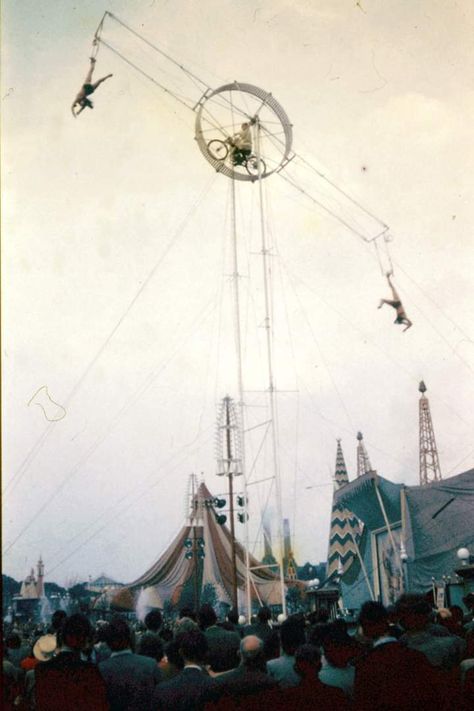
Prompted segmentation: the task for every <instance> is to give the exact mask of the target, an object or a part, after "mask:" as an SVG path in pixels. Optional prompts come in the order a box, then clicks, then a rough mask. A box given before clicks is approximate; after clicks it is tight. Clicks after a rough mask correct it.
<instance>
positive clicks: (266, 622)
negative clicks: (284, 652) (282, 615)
mask: <svg viewBox="0 0 474 711" xmlns="http://www.w3.org/2000/svg"><path fill="white" fill-rule="evenodd" d="M271 619H272V613H271V612H270V609H269V608H268V607H266V606H263V607H261V608H260V609H259V611H258V613H257V620H256V622H254V623H253V624H252V625H248V626H247V627H246V628H245V636H247V635H255V636H256V637H259V638H260V639H261V640H263V643H264V653H265V657H266V659H267V661H269V660H270V659H276V658H277V657H278V656H279V654H280V638H279V636H278V632H277V631H276V630H275V629H273V627H272V626H271V624H270V622H271Z"/></svg>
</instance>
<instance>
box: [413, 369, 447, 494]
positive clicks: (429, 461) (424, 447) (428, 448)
mask: <svg viewBox="0 0 474 711" xmlns="http://www.w3.org/2000/svg"><path fill="white" fill-rule="evenodd" d="M418 390H419V391H420V393H421V397H420V402H419V413H420V417H419V422H420V431H419V435H420V445H419V456H420V485H421V486H425V485H426V484H430V483H431V482H432V481H440V480H441V478H442V477H441V468H440V465H439V457H438V448H437V447H436V440H435V435H434V429H433V421H432V419H431V411H430V402H429V400H428V398H427V397H426V395H425V392H426V390H427V388H426V385H425V384H424V382H423V380H422V381H421V382H420V385H419V387H418Z"/></svg>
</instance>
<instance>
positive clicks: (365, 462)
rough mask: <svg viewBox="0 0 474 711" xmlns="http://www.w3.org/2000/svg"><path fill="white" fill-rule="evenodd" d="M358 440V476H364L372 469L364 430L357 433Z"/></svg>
mask: <svg viewBox="0 0 474 711" xmlns="http://www.w3.org/2000/svg"><path fill="white" fill-rule="evenodd" d="M357 440H358V445H357V476H362V475H363V474H367V472H370V471H372V466H371V464H370V459H369V455H368V454H367V450H366V448H365V444H364V437H363V435H362V432H358V433H357Z"/></svg>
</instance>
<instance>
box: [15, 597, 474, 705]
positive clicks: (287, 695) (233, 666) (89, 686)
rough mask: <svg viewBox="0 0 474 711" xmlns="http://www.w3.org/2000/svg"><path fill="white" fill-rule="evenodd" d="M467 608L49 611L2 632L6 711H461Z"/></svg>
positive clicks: (466, 683) (469, 686) (402, 604)
mask: <svg viewBox="0 0 474 711" xmlns="http://www.w3.org/2000/svg"><path fill="white" fill-rule="evenodd" d="M467 603H468V604H469V605H470V607H471V610H470V612H469V614H468V615H463V611H462V609H461V608H459V607H456V606H453V607H452V608H449V609H443V610H434V609H433V608H432V606H431V605H430V603H429V602H428V600H427V598H426V597H425V596H423V595H416V594H405V595H402V596H401V598H400V599H399V601H398V602H397V604H396V606H394V607H393V608H391V609H386V608H385V607H384V606H383V605H382V604H381V603H379V602H374V601H368V602H366V603H365V604H364V605H363V606H362V608H361V610H360V614H359V618H358V625H357V627H356V628H354V629H348V626H347V624H346V622H345V621H344V620H342V619H335V620H331V619H329V614H328V613H327V611H325V610H321V611H319V612H318V613H311V614H309V615H302V614H301V615H300V614H298V615H291V616H290V617H288V618H287V619H285V620H284V621H283V622H281V623H279V624H277V623H274V622H273V621H272V616H271V613H270V610H269V609H268V608H265V607H263V608H261V609H260V611H259V613H258V615H257V616H256V618H255V619H252V620H251V622H250V624H248V625H245V624H244V625H242V624H239V618H238V614H237V613H236V612H235V611H231V612H230V613H229V614H228V616H227V619H226V620H223V621H218V619H217V616H216V613H215V611H214V609H213V608H212V607H210V606H209V605H204V606H203V607H202V608H201V609H200V610H199V611H198V612H197V613H195V612H194V611H193V610H190V609H184V610H182V611H181V612H180V615H179V617H178V618H177V619H176V620H174V621H173V623H172V624H171V623H168V624H163V619H162V615H161V613H160V612H159V611H158V610H153V611H151V612H149V613H148V615H147V616H146V617H145V620H144V625H143V624H141V623H130V622H129V621H128V620H127V619H125V617H124V616H121V615H115V616H113V617H111V618H110V619H109V620H107V621H98V622H96V623H95V625H92V624H91V622H90V621H89V619H88V618H87V617H86V616H85V615H83V614H73V615H70V616H67V615H66V614H65V613H64V612H62V611H58V612H56V613H55V614H54V615H53V618H52V620H51V624H50V625H49V626H48V627H47V628H45V626H35V625H32V624H29V625H23V627H22V628H18V629H16V628H12V629H6V630H5V635H4V646H3V691H2V693H3V705H2V708H4V709H6V711H69V710H70V711H107V710H108V711H194V710H196V711H233V710H234V709H239V708H242V709H244V708H245V709H246V710H247V711H252V710H253V709H258V711H266V710H267V709H268V710H269V711H270V710H271V711H280V710H281V711H283V709H285V710H288V709H297V710H298V711H306V710H309V709H315V710H316V709H321V710H322V709H324V711H326V710H327V711H338V710H341V711H346V710H350V709H354V711H405V710H406V711H423V710H424V709H430V710H431V709H436V711H448V710H449V711H451V710H455V711H458V710H459V711H471V710H472V709H474V620H473V609H474V595H472V594H471V596H468V598H467Z"/></svg>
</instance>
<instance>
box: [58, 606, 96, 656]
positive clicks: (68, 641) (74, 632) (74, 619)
mask: <svg viewBox="0 0 474 711" xmlns="http://www.w3.org/2000/svg"><path fill="white" fill-rule="evenodd" d="M92 636H93V629H92V625H91V623H90V622H89V620H88V619H87V617H86V616H85V615H81V614H80V613H77V614H76V615H71V617H67V618H66V619H65V620H64V624H63V626H62V629H61V638H62V644H63V645H65V646H66V647H70V648H71V649H74V650H77V651H81V650H83V649H85V647H86V646H87V644H88V643H90V641H91V639H92Z"/></svg>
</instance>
